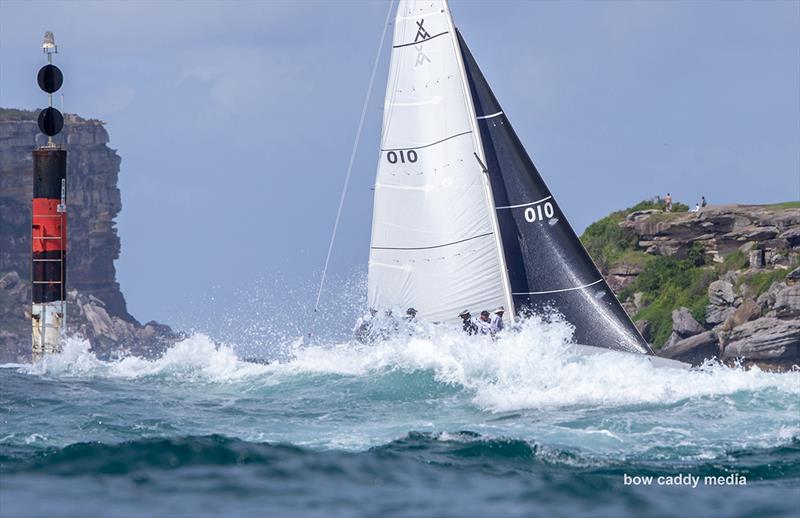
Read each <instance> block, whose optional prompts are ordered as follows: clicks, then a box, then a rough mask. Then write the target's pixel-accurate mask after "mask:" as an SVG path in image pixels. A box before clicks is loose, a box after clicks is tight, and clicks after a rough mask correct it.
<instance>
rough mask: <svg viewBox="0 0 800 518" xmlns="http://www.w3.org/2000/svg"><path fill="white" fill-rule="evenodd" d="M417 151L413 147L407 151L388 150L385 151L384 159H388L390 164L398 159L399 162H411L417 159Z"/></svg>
mask: <svg viewBox="0 0 800 518" xmlns="http://www.w3.org/2000/svg"><path fill="white" fill-rule="evenodd" d="M417 158H418V157H417V152H416V151H414V150H413V149H409V150H408V151H404V150H402V149H401V150H400V151H389V152H388V153H386V160H388V161H389V163H390V164H396V163H397V162H398V160H399V161H400V163H401V164H405V163H406V162H409V163H411V164H413V163H414V162H416V161H417Z"/></svg>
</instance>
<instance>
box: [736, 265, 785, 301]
mask: <svg viewBox="0 0 800 518" xmlns="http://www.w3.org/2000/svg"><path fill="white" fill-rule="evenodd" d="M787 273H788V270H778V269H776V270H764V271H761V272H756V273H753V274H750V275H747V276H746V277H743V278H741V279H739V282H738V283H737V284H738V285H739V286H742V285H744V286H746V287H747V289H746V292H747V295H749V296H750V297H752V298H754V299H755V298H758V296H759V295H761V294H762V293H764V292H765V291H767V290H768V289H769V287H770V286H772V284H773V283H774V282H775V281H780V280H782V279H783V278H784V277H786V274H787Z"/></svg>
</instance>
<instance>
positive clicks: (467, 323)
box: [458, 309, 478, 336]
mask: <svg viewBox="0 0 800 518" xmlns="http://www.w3.org/2000/svg"><path fill="white" fill-rule="evenodd" d="M458 316H460V317H461V320H462V323H463V327H462V329H463V330H464V332H465V333H467V334H468V335H470V336H472V335H474V334H477V333H478V324H476V323H475V321H474V320H473V319H472V315H470V313H469V311H468V310H466V309H465V310H464V311H462V312H461V313H459V314H458Z"/></svg>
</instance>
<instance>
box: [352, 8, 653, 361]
mask: <svg viewBox="0 0 800 518" xmlns="http://www.w3.org/2000/svg"><path fill="white" fill-rule="evenodd" d="M368 301H369V304H370V306H372V307H403V308H405V307H411V306H413V307H414V308H416V309H417V310H418V315H417V316H418V318H421V319H425V320H428V321H438V322H458V321H459V318H458V314H459V313H460V312H461V311H462V310H464V309H465V308H466V309H469V310H471V311H473V312H476V311H480V310H482V309H492V308H495V307H498V306H504V307H505V308H506V311H507V314H509V315H525V314H529V313H537V312H541V311H552V310H555V311H557V312H558V313H560V314H561V315H563V318H564V319H565V320H566V321H567V322H569V323H570V324H572V326H574V340H575V341H576V342H577V343H578V344H585V345H589V346H595V347H600V348H605V349H613V350H619V351H625V352H629V353H638V354H644V355H652V354H653V352H652V350H651V349H650V346H649V345H648V343H647V342H646V341H645V340H644V338H642V335H641V334H640V333H639V331H638V330H637V329H636V326H635V325H634V324H633V322H631V320H630V318H629V317H628V315H627V314H626V313H625V310H624V309H623V308H622V306H621V305H620V303H619V301H618V300H617V298H616V296H615V295H614V293H613V292H612V291H611V289H610V288H609V286H608V284H607V283H606V281H605V280H604V278H603V276H602V275H601V274H600V272H599V270H598V269H597V267H596V266H595V264H594V263H593V261H592V259H591V257H590V256H589V254H588V253H587V252H586V250H585V249H584V247H583V246H582V245H581V242H580V240H579V239H578V237H577V235H576V234H575V232H574V230H573V229H572V227H571V226H570V225H569V223H568V222H567V219H566V217H565V216H564V214H563V212H562V211H561V208H560V206H559V204H558V203H557V202H556V199H555V197H554V196H553V194H552V193H551V192H550V190H549V189H548V188H547V185H546V184H545V182H544V180H543V179H542V177H541V175H540V174H539V172H538V170H537V169H536V167H535V166H534V164H533V162H532V161H531V159H530V157H529V156H528V153H527V152H526V151H525V148H524V147H523V145H522V143H521V142H520V140H519V138H518V137H517V135H516V133H515V132H514V129H513V128H512V126H511V123H510V119H509V117H508V114H506V113H505V111H504V110H503V108H502V106H501V105H500V103H499V102H498V100H497V98H496V97H495V95H494V93H493V92H492V89H491V87H490V86H489V83H488V82H487V80H486V78H485V77H484V75H483V73H482V72H481V70H480V68H479V67H478V64H477V62H476V61H475V58H474V57H473V55H472V53H471V52H470V50H469V48H468V47H467V44H466V41H465V40H464V37H463V36H462V34H461V33H460V32H459V31H458V29H456V27H455V26H454V24H453V19H452V16H451V12H450V9H449V7H448V5H447V2H446V0H426V1H422V0H401V1H400V2H399V5H398V8H397V14H396V18H395V23H394V36H393V43H392V51H391V64H390V68H389V78H388V83H387V87H386V97H385V101H384V112H383V127H382V135H381V149H380V162H379V165H378V172H377V179H376V182H375V188H374V209H373V218H372V236H371V244H370V254H369V267H368Z"/></svg>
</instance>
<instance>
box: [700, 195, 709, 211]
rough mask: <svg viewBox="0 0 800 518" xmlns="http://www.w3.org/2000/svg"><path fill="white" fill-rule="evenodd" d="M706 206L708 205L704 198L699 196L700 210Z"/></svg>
mask: <svg viewBox="0 0 800 518" xmlns="http://www.w3.org/2000/svg"><path fill="white" fill-rule="evenodd" d="M706 205H708V202H707V201H706V197H705V196H700V207H701V208H702V207H705V206H706Z"/></svg>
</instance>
